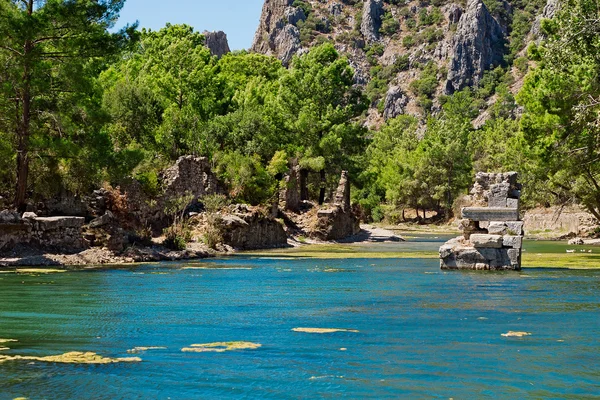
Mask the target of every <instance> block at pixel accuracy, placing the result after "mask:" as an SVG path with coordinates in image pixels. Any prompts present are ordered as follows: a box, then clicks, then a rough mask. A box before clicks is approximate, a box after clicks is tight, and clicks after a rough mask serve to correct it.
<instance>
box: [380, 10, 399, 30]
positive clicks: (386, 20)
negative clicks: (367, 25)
mask: <svg viewBox="0 0 600 400" xmlns="http://www.w3.org/2000/svg"><path fill="white" fill-rule="evenodd" d="M399 29H400V22H398V20H397V19H396V18H394V16H393V15H392V13H391V12H389V11H388V12H386V13H385V15H384V16H383V18H382V22H381V28H380V29H379V32H380V33H381V34H383V35H393V34H394V33H396V32H398V30H399Z"/></svg>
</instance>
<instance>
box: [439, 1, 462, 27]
mask: <svg viewBox="0 0 600 400" xmlns="http://www.w3.org/2000/svg"><path fill="white" fill-rule="evenodd" d="M443 11H444V13H445V14H446V17H447V18H448V22H449V23H450V24H458V22H459V21H460V17H462V14H463V9H462V8H461V7H460V6H459V5H458V4H449V5H448V6H445V8H444V9H443Z"/></svg>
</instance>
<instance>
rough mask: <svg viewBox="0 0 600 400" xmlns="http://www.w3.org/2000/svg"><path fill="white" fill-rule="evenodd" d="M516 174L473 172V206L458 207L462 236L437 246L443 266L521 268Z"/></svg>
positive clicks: (521, 235) (521, 226)
mask: <svg viewBox="0 0 600 400" xmlns="http://www.w3.org/2000/svg"><path fill="white" fill-rule="evenodd" d="M517 178H518V175H517V173H516V172H509V173H501V174H486V173H478V174H477V175H476V177H475V184H474V186H473V189H472V190H471V201H472V202H473V204H474V205H476V207H464V208H463V209H462V210H461V213H462V218H463V219H462V220H461V221H459V228H460V229H461V230H462V232H463V236H461V237H457V238H455V239H452V240H450V241H448V242H446V243H445V244H444V245H443V246H442V247H441V248H440V260H441V261H440V266H441V268H442V269H475V270H520V269H521V252H522V248H523V233H524V232H523V221H521V220H520V218H519V198H520V196H521V185H520V184H519V183H518V182H517Z"/></svg>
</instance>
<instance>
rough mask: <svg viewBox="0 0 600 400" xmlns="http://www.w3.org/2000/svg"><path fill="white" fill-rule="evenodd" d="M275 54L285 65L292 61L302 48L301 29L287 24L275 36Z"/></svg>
mask: <svg viewBox="0 0 600 400" xmlns="http://www.w3.org/2000/svg"><path fill="white" fill-rule="evenodd" d="M274 43H275V48H274V55H275V56H276V57H277V58H279V59H280V60H281V62H282V63H283V64H284V65H288V64H289V63H290V61H292V57H293V56H294V55H295V54H296V53H297V52H298V51H299V50H300V48H301V45H300V31H299V30H298V28H296V27H295V26H294V25H290V24H288V25H286V26H284V27H283V29H282V30H281V32H279V34H277V36H276V37H275V42H274Z"/></svg>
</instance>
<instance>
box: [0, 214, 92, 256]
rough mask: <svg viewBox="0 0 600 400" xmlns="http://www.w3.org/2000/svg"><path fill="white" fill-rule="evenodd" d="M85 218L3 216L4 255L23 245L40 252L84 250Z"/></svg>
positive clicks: (0, 235)
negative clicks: (44, 250) (38, 249)
mask: <svg viewBox="0 0 600 400" xmlns="http://www.w3.org/2000/svg"><path fill="white" fill-rule="evenodd" d="M84 223H85V219H84V218H83V217H38V216H37V215H35V214H34V213H31V212H27V213H25V214H23V216H21V215H19V214H18V213H16V212H12V211H8V210H4V211H2V212H0V251H2V252H6V251H10V250H12V249H13V248H14V247H16V246H19V245H27V246H32V247H38V248H40V249H47V250H55V251H61V252H71V251H79V250H83V249H84V248H85V247H86V245H87V243H86V241H85V240H84V238H83V234H82V227H83V224H84Z"/></svg>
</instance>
